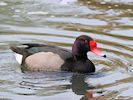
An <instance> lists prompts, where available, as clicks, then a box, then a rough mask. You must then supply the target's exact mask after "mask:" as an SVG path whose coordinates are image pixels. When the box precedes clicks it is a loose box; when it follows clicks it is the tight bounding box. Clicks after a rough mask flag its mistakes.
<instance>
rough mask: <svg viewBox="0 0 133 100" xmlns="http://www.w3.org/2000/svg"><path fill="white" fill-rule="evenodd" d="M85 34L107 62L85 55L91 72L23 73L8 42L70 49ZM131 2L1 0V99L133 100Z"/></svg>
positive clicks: (111, 0)
mask: <svg viewBox="0 0 133 100" xmlns="http://www.w3.org/2000/svg"><path fill="white" fill-rule="evenodd" d="M79 35H88V36H91V37H93V38H94V39H95V40H96V41H97V42H98V47H99V48H100V49H101V50H102V51H103V52H104V53H105V54H106V55H107V58H106V59H105V58H101V57H97V56H96V55H95V54H93V53H88V58H89V59H91V60H92V61H93V62H94V64H95V66H96V69H97V70H96V73H94V74H91V75H89V74H85V75H83V74H78V73H67V72H43V73H22V72H21V71H20V67H19V64H18V63H17V62H16V60H15V57H14V55H13V52H12V51H11V50H10V49H9V46H10V45H11V44H19V43H31V42H32V43H48V44H53V45H57V46H61V47H63V48H67V49H69V50H71V47H72V44H73V42H74V40H75V38H76V37H77V36H79ZM132 84H133V1H132V0H0V100H29V99H32V100H59V99H64V100H87V98H85V94H86V92H87V90H88V91H89V90H92V91H93V94H94V97H96V98H97V100H104V99H105V100H133V94H132V92H133V85H132Z"/></svg>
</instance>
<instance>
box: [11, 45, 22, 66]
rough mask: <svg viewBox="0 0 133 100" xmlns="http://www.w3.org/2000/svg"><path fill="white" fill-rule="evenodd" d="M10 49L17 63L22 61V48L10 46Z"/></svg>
mask: <svg viewBox="0 0 133 100" xmlns="http://www.w3.org/2000/svg"><path fill="white" fill-rule="evenodd" d="M10 49H11V50H12V51H13V52H14V55H15V58H16V60H17V62H18V63H19V64H21V63H22V59H23V52H24V48H20V47H16V46H10Z"/></svg>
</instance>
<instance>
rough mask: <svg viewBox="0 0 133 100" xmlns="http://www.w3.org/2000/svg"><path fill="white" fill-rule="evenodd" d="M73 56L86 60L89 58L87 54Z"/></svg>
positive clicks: (79, 59)
mask: <svg viewBox="0 0 133 100" xmlns="http://www.w3.org/2000/svg"><path fill="white" fill-rule="evenodd" d="M73 56H74V59H75V60H77V61H86V60H87V59H88V58H87V55H73Z"/></svg>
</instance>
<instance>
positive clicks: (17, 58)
mask: <svg viewBox="0 0 133 100" xmlns="http://www.w3.org/2000/svg"><path fill="white" fill-rule="evenodd" d="M15 58H16V60H17V62H18V63H19V64H21V63H22V58H23V56H22V55H21V54H18V53H15Z"/></svg>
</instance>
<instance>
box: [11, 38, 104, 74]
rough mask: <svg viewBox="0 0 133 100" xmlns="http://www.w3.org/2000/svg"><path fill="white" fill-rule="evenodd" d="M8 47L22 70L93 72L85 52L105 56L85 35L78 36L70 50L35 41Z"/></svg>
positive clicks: (91, 63) (92, 40)
mask: <svg viewBox="0 0 133 100" xmlns="http://www.w3.org/2000/svg"><path fill="white" fill-rule="evenodd" d="M10 49H11V50H12V51H13V52H14V53H15V57H16V60H17V61H18V63H19V64H20V65H21V70H22V71H23V72H25V71H31V72H36V71H57V70H58V71H59V70H60V71H67V72H78V73H93V72H95V70H96V68H95V65H94V64H93V62H92V61H91V60H89V59H88V57H87V53H88V52H93V53H95V54H96V55H98V56H101V57H104V58H106V55H105V54H103V53H102V52H101V51H100V49H98V48H97V42H96V41H95V40H94V39H93V38H91V37H90V36H87V35H80V36H78V37H77V38H76V39H75V41H74V44H73V46H72V50H71V51H70V50H67V49H64V48H62V47H58V46H54V45H49V44H37V43H24V44H21V45H19V46H14V45H11V46H10Z"/></svg>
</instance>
